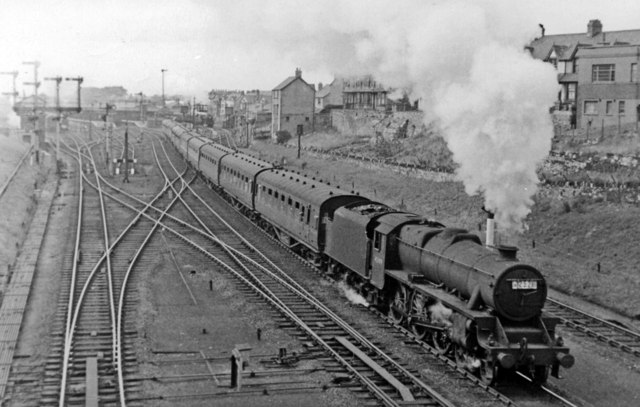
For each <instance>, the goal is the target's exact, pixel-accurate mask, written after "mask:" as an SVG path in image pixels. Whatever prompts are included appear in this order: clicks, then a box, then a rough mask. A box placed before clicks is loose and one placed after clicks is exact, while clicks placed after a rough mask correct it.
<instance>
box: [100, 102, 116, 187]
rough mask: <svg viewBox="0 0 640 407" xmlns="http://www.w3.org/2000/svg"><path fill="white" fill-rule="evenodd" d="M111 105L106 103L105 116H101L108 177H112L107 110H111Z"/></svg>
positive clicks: (109, 125) (109, 128) (109, 126)
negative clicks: (105, 141)
mask: <svg viewBox="0 0 640 407" xmlns="http://www.w3.org/2000/svg"><path fill="white" fill-rule="evenodd" d="M113 107H114V106H113V105H110V104H109V103H107V104H106V105H105V107H104V108H105V114H104V115H103V116H102V120H104V129H105V131H106V133H107V169H108V171H109V175H112V171H113V165H112V164H111V124H110V123H109V110H111V109H113Z"/></svg>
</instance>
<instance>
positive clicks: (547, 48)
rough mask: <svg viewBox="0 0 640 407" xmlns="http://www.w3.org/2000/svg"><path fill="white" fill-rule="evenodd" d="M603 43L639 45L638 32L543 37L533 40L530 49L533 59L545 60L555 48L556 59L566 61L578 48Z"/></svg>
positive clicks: (639, 34)
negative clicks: (591, 35)
mask: <svg viewBox="0 0 640 407" xmlns="http://www.w3.org/2000/svg"><path fill="white" fill-rule="evenodd" d="M603 43H610V44H614V43H618V44H620V43H627V44H632V45H640V30H623V31H603V32H601V33H599V34H597V35H595V36H593V37H590V36H589V35H587V34H586V33H585V32H582V33H577V34H557V35H545V36H543V37H540V38H536V39H535V40H533V41H532V42H531V44H530V47H531V48H530V49H531V54H532V55H533V57H534V58H536V59H542V60H545V59H547V58H548V57H549V55H550V54H551V51H552V50H553V49H554V48H555V50H556V54H558V59H559V60H567V59H571V58H572V56H573V55H574V54H575V51H576V49H577V48H578V47H579V46H589V45H598V44H603ZM559 51H560V52H559ZM560 54H561V55H560Z"/></svg>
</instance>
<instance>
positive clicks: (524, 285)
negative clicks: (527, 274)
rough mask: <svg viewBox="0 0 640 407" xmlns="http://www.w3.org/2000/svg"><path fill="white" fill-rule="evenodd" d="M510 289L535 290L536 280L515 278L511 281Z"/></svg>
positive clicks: (536, 286)
mask: <svg viewBox="0 0 640 407" xmlns="http://www.w3.org/2000/svg"><path fill="white" fill-rule="evenodd" d="M511 289H512V290H537V289H538V282H537V281H535V280H515V281H512V282H511Z"/></svg>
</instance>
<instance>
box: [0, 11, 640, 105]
mask: <svg viewBox="0 0 640 407" xmlns="http://www.w3.org/2000/svg"><path fill="white" fill-rule="evenodd" d="M418 3H421V4H420V6H417V5H416V4H417V3H416V1H413V0H405V1H380V0H366V1H364V0H363V1H360V0H358V1H354V0H347V1H345V0H342V1H336V0H314V1H307V0H300V1H295V0H278V1H273V0H271V1H269V0H240V1H228V0H154V1H148V0H144V1H143V0H109V1H96V0H90V1H87V0H56V1H49V0H29V1H24V0H2V2H0V52H1V55H2V56H1V58H0V71H13V70H19V71H20V77H19V79H18V88H19V89H18V90H19V91H20V92H21V93H22V92H23V91H24V92H26V93H27V94H29V93H32V92H33V90H32V89H33V88H32V87H25V86H23V85H22V82H25V81H31V80H32V78H33V70H32V66H29V65H24V64H23V62H26V61H34V60H37V61H40V63H41V67H40V77H41V78H43V77H51V76H58V75H61V76H82V77H83V78H84V83H83V86H98V87H102V86H115V85H121V86H124V87H125V88H126V89H127V90H128V91H129V92H130V93H131V94H135V93H138V92H143V93H144V94H146V95H151V94H161V92H162V74H161V69H166V70H167V71H166V72H165V76H164V81H165V93H167V94H183V95H185V96H189V97H192V96H195V97H196V98H198V99H204V98H206V94H207V92H208V91H209V90H211V89H220V88H230V89H256V88H257V89H265V90H268V89H272V88H273V87H275V86H276V85H277V84H278V83H280V82H281V81H282V80H284V79H285V78H286V77H288V76H291V75H293V72H294V70H295V68H296V67H300V68H301V69H302V71H303V77H304V78H305V80H307V82H310V83H318V82H324V83H327V82H330V81H331V80H332V78H333V75H334V74H336V73H341V72H339V71H341V70H346V71H347V72H346V73H350V72H355V73H361V72H362V71H363V70H362V66H356V65H358V64H357V63H352V61H350V59H353V58H355V57H359V56H360V54H361V53H362V52H363V51H362V48H363V47H362V46H360V47H355V48H354V47H349V46H344V45H345V44H351V43H353V42H354V39H356V40H358V41H360V42H361V43H364V44H366V42H367V40H368V39H369V38H366V37H367V34H366V33H367V30H370V29H371V27H372V26H374V25H377V26H378V27H384V30H386V32H388V34H389V36H390V37H394V36H395V35H396V34H397V33H398V32H399V31H402V28H398V24H403V23H402V22H401V21H402V19H400V18H398V17H399V16H401V17H406V16H412V14H416V10H418V9H419V11H420V13H427V14H428V13H429V7H424V5H425V4H426V5H427V6H431V5H433V6H434V7H436V6H439V5H440V6H441V5H442V3H443V2H441V1H428V0H422V1H420V2H418ZM447 3H448V4H452V3H459V1H449V2H447ZM479 3H482V4H489V5H494V7H497V8H501V9H502V12H501V13H497V14H495V15H493V16H491V17H487V19H486V21H485V24H506V23H509V22H511V23H512V24H518V25H519V26H520V27H521V31H522V33H524V34H523V41H526V40H527V39H531V38H532V37H534V36H535V35H538V33H539V28H538V25H537V24H538V23H543V24H544V25H545V27H546V33H547V34H556V33H570V32H571V33H572V32H584V31H585V30H586V25H587V22H588V21H589V20H590V19H594V18H598V19H600V20H601V21H602V23H603V26H604V29H605V30H624V29H638V28H640V20H638V19H637V16H640V2H638V1H632V0H623V1H616V0H613V1H609V2H602V1H592V0H565V1H563V0H544V1H520V0H517V1H475V2H472V4H474V5H476V4H479ZM445 4H446V3H445ZM496 5H497V6H496ZM387 10H389V12H387ZM420 13H417V15H414V16H412V17H413V18H416V19H421V18H426V15H420ZM403 14H404V15H405V16H402V15H403ZM448 17H449V18H450V21H447V22H446V24H448V25H451V26H452V27H453V28H454V29H456V30H465V29H466V27H465V26H463V25H462V24H461V22H460V21H458V20H457V19H456V18H455V16H453V15H449V16H448ZM491 18H495V20H491ZM457 25H458V27H456V26H457ZM507 31H508V30H507ZM362 33H365V34H364V37H365V38H364V39H363V38H362V37H359V35H360V34H362ZM424 34H425V35H429V33H428V31H427V32H425V33H424ZM469 40H470V41H474V40H473V39H472V38H471V39H469ZM383 41H385V39H383ZM445 42H446V39H445ZM364 47H365V48H366V46H364ZM456 47H457V45H456V44H455V43H453V42H452V43H450V44H442V52H449V53H455V52H457V51H456ZM365 51H366V50H365ZM426 57H427V56H425V58H426ZM428 57H432V56H431V55H430V56H428ZM342 73H344V72H342ZM11 86H12V85H11V77H10V76H6V75H2V76H0V90H1V91H2V92H9V91H11ZM62 87H63V92H65V89H66V90H67V91H69V89H71V90H73V89H75V84H73V83H71V82H66V83H65V82H63V85H62ZM42 91H44V92H45V93H48V94H53V82H46V81H45V82H43V85H42V87H41V92H42Z"/></svg>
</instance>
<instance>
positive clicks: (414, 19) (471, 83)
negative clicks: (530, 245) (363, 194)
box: [0, 0, 640, 231]
mask: <svg viewBox="0 0 640 407" xmlns="http://www.w3.org/2000/svg"><path fill="white" fill-rule="evenodd" d="M638 16H640V1H637V0H633V1H631V0H620V1H616V0H611V1H608V2H602V1H598V2H596V1H594V0H539V1H538V0H527V1H523V0H313V1H310V0H234V1H232V0H224V1H223V0H190V1H187V0H154V1H149V0H144V1H143V0H109V1H104V0H100V1H97V0H90V1H88V0H83V1H81V0H56V1H45V0H28V1H24V0H20V1H16V0H2V1H1V2H0V55H2V58H1V59H0V70H2V71H11V70H15V69H18V70H19V72H20V77H19V83H20V84H21V86H20V89H19V91H20V92H22V91H25V92H27V94H29V93H31V92H32V88H29V87H27V86H24V85H22V82H25V81H32V80H33V73H32V72H33V68H32V66H30V65H24V64H23V62H26V61H34V60H37V61H40V63H41V70H40V78H44V77H51V76H58V75H59V76H64V77H66V76H82V77H83V78H84V83H83V86H96V87H103V86H123V87H125V88H126V89H127V90H128V92H129V93H130V94H136V93H138V92H143V93H144V94H146V95H154V94H155V95H158V94H160V93H161V92H162V73H161V70H162V69H166V72H165V74H164V83H165V94H167V95H175V94H180V95H183V96H186V97H190V98H191V97H195V98H196V100H197V101H200V102H206V98H207V93H208V91H210V90H211V89H245V90H249V89H261V90H270V89H273V88H274V87H276V86H277V85H278V84H279V83H280V82H282V81H283V80H284V79H286V78H287V77H289V76H292V75H293V74H294V71H295V69H296V68H301V69H302V76H303V78H304V79H305V80H306V81H307V82H308V83H312V84H316V83H319V82H323V83H325V84H326V83H328V82H330V81H331V80H332V78H333V76H334V75H338V76H359V75H363V74H372V75H373V76H374V78H375V80H377V81H378V82H380V83H382V84H384V85H385V86H386V87H391V88H393V89H396V90H402V91H403V92H406V93H407V94H408V95H409V97H410V98H411V99H412V100H416V99H417V100H420V107H421V110H422V111H423V112H424V115H423V121H424V123H425V125H430V124H432V123H435V124H436V125H437V127H438V129H439V131H440V134H441V135H442V137H443V138H444V139H445V141H446V143H447V146H448V147H449V150H450V151H451V152H452V157H453V160H454V161H455V162H456V163H457V164H458V169H457V171H456V175H457V177H458V179H459V180H461V181H462V182H463V183H464V187H465V191H466V192H467V193H468V194H469V195H473V194H477V193H480V194H482V195H483V197H484V205H485V207H486V208H487V209H489V210H491V211H494V212H495V213H496V220H497V222H498V224H500V225H502V227H504V228H505V229H508V230H512V231H519V230H522V229H523V227H525V226H524V223H523V221H524V220H525V219H526V216H527V214H528V213H530V210H531V206H532V205H533V199H532V197H533V196H534V195H535V192H536V190H537V187H538V178H537V174H536V169H537V166H538V165H539V163H540V162H542V160H544V158H545V157H546V156H547V154H548V152H549V149H550V147H551V138H552V136H553V125H552V123H551V118H550V116H549V106H552V104H553V102H554V100H555V99H556V98H557V94H558V83H557V74H556V72H555V70H554V68H553V66H552V65H551V64H548V63H544V62H542V61H539V60H534V59H533V58H531V55H530V54H529V53H527V52H526V51H525V50H524V46H525V45H527V44H529V43H530V42H531V40H533V39H534V38H536V37H538V36H540V27H539V26H538V24H540V23H541V24H544V26H545V28H546V34H547V35H551V34H562V33H586V30H587V23H588V22H589V20H592V19H599V20H600V21H601V23H602V25H603V28H604V30H605V31H617V30H626V29H640V20H638V18H637V17H638ZM3 78H4V82H2V81H0V88H4V89H5V90H3V91H4V92H6V91H9V90H10V89H11V78H10V77H8V76H3ZM44 83H45V84H46V85H43V87H42V89H41V92H45V93H47V94H49V95H53V94H54V85H53V82H50V81H49V82H47V81H45V82H44ZM74 90H75V84H73V83H68V82H65V83H64V86H63V89H62V92H63V93H64V92H67V93H71V94H73V91H74ZM395 93H398V92H395ZM392 96H393V95H392ZM397 96H400V95H399V94H398V95H397ZM2 111H7V112H8V115H9V116H8V117H10V115H11V111H10V108H9V106H7V105H5V106H4V107H2V106H0V116H2V114H1V113H2ZM14 116H15V115H14ZM0 119H1V117H0ZM14 119H15V117H14ZM14 121H15V120H14Z"/></svg>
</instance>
